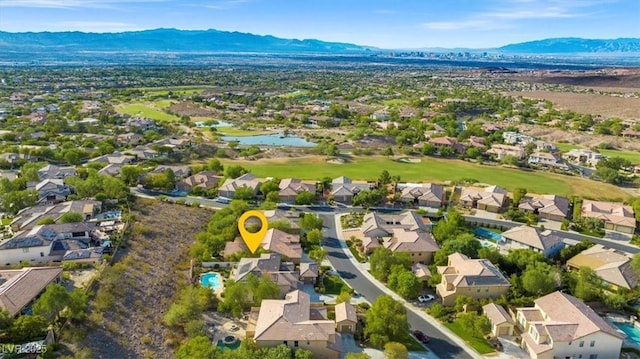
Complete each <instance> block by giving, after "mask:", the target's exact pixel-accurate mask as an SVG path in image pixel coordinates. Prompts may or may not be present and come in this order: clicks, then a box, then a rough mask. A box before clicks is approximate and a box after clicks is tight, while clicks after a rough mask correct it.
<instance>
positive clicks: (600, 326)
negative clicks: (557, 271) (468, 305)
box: [516, 292, 624, 359]
mask: <svg viewBox="0 0 640 359" xmlns="http://www.w3.org/2000/svg"><path fill="white" fill-rule="evenodd" d="M534 303H535V306H534V307H532V308H531V307H530V308H517V309H516V325H517V326H518V328H519V329H520V330H521V331H522V334H521V337H522V341H521V344H520V345H521V347H522V348H523V349H524V350H525V351H526V352H527V353H528V354H529V356H530V357H531V358H533V359H553V358H585V359H587V358H590V359H597V358H618V357H620V350H621V348H622V343H623V340H624V337H623V335H622V334H621V333H619V332H618V330H616V328H614V327H613V326H612V325H611V324H609V323H607V322H606V321H605V320H604V319H602V318H601V317H600V316H599V315H598V314H597V313H596V312H595V311H594V310H593V309H591V308H590V307H589V306H587V305H586V304H584V303H583V302H582V301H581V300H579V299H578V298H575V297H572V296H570V295H568V294H565V293H562V292H554V293H551V294H548V295H546V296H544V297H541V298H538V299H536V300H535V301H534Z"/></svg>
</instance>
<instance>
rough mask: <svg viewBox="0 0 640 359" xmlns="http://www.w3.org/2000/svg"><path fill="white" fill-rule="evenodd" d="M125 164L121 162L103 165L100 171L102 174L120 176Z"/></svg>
mask: <svg viewBox="0 0 640 359" xmlns="http://www.w3.org/2000/svg"><path fill="white" fill-rule="evenodd" d="M124 166H125V165H123V164H121V163H109V164H108V165H106V166H104V167H102V168H101V169H100V170H99V171H98V173H99V174H101V175H107V176H111V177H118V176H120V172H122V167H124Z"/></svg>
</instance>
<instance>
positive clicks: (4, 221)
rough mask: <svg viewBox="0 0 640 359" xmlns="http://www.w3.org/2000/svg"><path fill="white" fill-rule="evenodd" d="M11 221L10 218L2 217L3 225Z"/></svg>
mask: <svg viewBox="0 0 640 359" xmlns="http://www.w3.org/2000/svg"><path fill="white" fill-rule="evenodd" d="M10 223H11V218H3V219H2V225H3V226H8V225H9V224H10Z"/></svg>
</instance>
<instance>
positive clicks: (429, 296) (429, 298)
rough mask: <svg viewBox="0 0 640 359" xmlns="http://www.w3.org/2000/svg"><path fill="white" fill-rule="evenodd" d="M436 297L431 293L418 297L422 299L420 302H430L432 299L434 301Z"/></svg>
mask: <svg viewBox="0 0 640 359" xmlns="http://www.w3.org/2000/svg"><path fill="white" fill-rule="evenodd" d="M434 299H436V297H434V296H433V295H431V294H427V295H421V296H419V297H418V300H419V301H420V303H426V302H430V301H432V300H434Z"/></svg>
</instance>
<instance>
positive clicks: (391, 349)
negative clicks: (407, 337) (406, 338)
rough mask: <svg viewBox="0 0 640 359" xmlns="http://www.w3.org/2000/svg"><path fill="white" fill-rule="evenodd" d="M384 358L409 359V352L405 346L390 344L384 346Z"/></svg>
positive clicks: (395, 343)
mask: <svg viewBox="0 0 640 359" xmlns="http://www.w3.org/2000/svg"><path fill="white" fill-rule="evenodd" d="M384 357H385V358H387V359H409V351H408V350H407V347H405V346H404V344H401V343H398V342H388V343H387V344H385V345H384Z"/></svg>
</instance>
